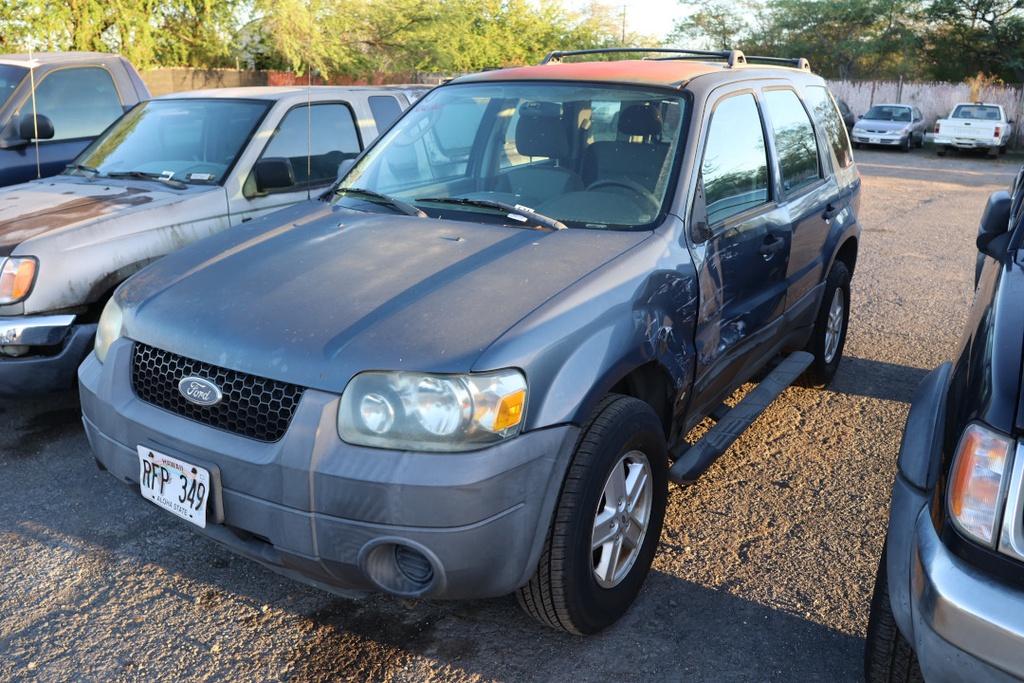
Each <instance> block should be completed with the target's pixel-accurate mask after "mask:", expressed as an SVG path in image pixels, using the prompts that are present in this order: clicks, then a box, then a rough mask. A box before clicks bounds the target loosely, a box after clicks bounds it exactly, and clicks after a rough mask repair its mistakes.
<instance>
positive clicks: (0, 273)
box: [0, 256, 39, 305]
mask: <svg viewBox="0 0 1024 683" xmlns="http://www.w3.org/2000/svg"><path fill="white" fill-rule="evenodd" d="M37 270H39V261H38V260H37V259H36V258H35V257H33V256H8V257H7V258H3V259H0V305H4V304H14V303H18V302H19V301H21V300H22V299H24V298H25V297H27V296H28V295H29V292H31V291H32V285H34V284H35V282H36V271H37Z"/></svg>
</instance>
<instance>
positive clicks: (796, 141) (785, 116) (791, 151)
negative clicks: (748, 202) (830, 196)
mask: <svg viewBox="0 0 1024 683" xmlns="http://www.w3.org/2000/svg"><path fill="white" fill-rule="evenodd" d="M764 99H765V103H766V104H767V106H768V114H769V116H770V117H771V120H772V130H773V131H774V133H775V148H776V149H777V150H778V153H779V165H780V166H781V167H782V187H783V189H784V190H785V191H786V193H787V194H791V193H794V192H796V191H798V190H799V189H800V188H802V187H805V186H807V185H810V184H811V183H813V182H815V181H817V180H818V179H819V178H821V170H820V166H821V165H820V163H819V161H818V138H817V137H816V136H815V135H814V126H812V125H811V120H810V118H808V116H807V110H806V109H804V106H803V104H802V103H801V102H800V98H799V97H797V96H796V93H795V92H793V91H792V90H768V91H766V92H765V93H764Z"/></svg>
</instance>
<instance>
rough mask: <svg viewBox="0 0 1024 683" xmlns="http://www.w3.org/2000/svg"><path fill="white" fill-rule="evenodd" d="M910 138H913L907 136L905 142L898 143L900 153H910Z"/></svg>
mask: <svg viewBox="0 0 1024 683" xmlns="http://www.w3.org/2000/svg"><path fill="white" fill-rule="evenodd" d="M912 137H914V136H913V135H908V136H907V140H906V142H903V143H900V151H901V152H909V151H910V141H911V140H910V139H911V138H912Z"/></svg>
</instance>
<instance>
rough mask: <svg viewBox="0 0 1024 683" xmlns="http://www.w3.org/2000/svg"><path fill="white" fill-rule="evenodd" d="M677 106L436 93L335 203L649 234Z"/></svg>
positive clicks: (635, 100) (680, 103) (606, 91)
mask: <svg viewBox="0 0 1024 683" xmlns="http://www.w3.org/2000/svg"><path fill="white" fill-rule="evenodd" d="M684 97H685V96H684V95H683V94H682V93H677V92H663V91H655V90H649V89H639V88H628V87H619V86H614V87H609V86H594V85H579V84H568V83H558V82H540V83H533V82H507V83H467V84H454V85H451V86H442V87H440V88H437V89H436V90H433V91H431V92H430V93H429V94H428V95H426V96H425V97H424V98H423V99H422V100H420V101H419V102H418V103H417V104H416V105H415V106H414V107H413V109H412V110H411V111H409V112H408V113H407V114H406V115H405V116H404V117H403V118H402V119H400V120H399V121H398V122H397V123H396V124H395V126H394V127H393V128H392V129H391V130H390V131H389V132H388V133H387V134H386V135H385V136H384V137H383V138H381V140H380V141H379V142H378V143H377V144H375V145H374V146H373V147H372V148H371V149H370V151H369V152H368V153H367V155H366V156H365V157H364V158H363V159H361V160H360V162H359V164H358V165H357V166H356V167H355V168H354V169H353V170H352V171H351V172H350V173H349V174H348V175H347V176H345V178H344V179H343V180H342V182H341V184H340V186H339V188H338V190H339V191H338V192H336V193H335V194H334V195H333V201H335V202H338V203H341V204H342V205H344V206H349V207H351V208H362V209H365V210H384V209H382V208H380V205H381V203H380V201H379V200H376V199H373V198H371V197H369V195H368V194H367V193H366V192H365V191H370V192H373V193H377V194H378V195H383V196H385V197H388V198H393V199H395V200H397V201H399V202H402V203H404V204H405V205H407V206H412V207H414V209H418V210H420V211H422V212H425V213H426V214H427V215H428V216H431V217H439V216H440V217H445V218H457V219H463V220H498V221H500V222H504V223H509V219H512V222H511V223H510V224H513V225H514V224H515V221H521V222H523V223H524V226H525V225H527V224H528V225H530V226H536V225H540V226H541V227H554V228H559V229H560V228H561V227H570V228H602V229H620V230H629V229H640V228H644V227H647V228H649V227H651V225H652V224H653V223H654V222H655V221H657V220H659V219H660V218H661V217H663V216H664V214H665V212H666V210H667V201H668V200H667V199H666V196H667V195H668V188H669V187H670V186H671V181H672V177H671V176H672V173H673V168H674V166H675V164H674V163H673V160H674V159H675V157H676V156H677V154H676V151H677V148H678V147H679V146H680V145H681V143H682V140H681V137H682V135H681V133H680V131H681V130H683V126H684V121H685V119H686V118H687V116H686V113H687V101H686V100H685V99H684ZM510 207H513V208H514V207H524V209H528V210H529V211H525V210H524V211H523V213H522V214H521V215H517V214H512V215H509V211H508V210H507V209H508V208H510ZM391 208H392V210H394V207H393V205H392V207H391ZM406 212H407V213H408V211H406ZM488 215H490V216H491V218H490V219H488V218H487V216H488Z"/></svg>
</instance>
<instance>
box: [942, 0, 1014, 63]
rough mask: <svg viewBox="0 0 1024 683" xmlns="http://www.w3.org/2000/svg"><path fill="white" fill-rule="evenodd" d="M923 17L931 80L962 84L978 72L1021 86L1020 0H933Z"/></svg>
mask: <svg viewBox="0 0 1024 683" xmlns="http://www.w3.org/2000/svg"><path fill="white" fill-rule="evenodd" d="M927 17H928V20H929V28H928V31H927V33H926V47H925V56H926V59H927V62H928V74H929V75H930V76H931V77H932V78H935V79H937V80H948V81H962V80H963V79H965V78H967V77H968V76H972V75H974V74H975V73H977V72H983V73H991V74H995V75H997V76H999V77H1001V78H1002V79H1003V80H1005V81H1008V82H1015V83H1020V82H1024V0H936V1H935V2H932V3H931V5H930V6H929V8H928V12H927Z"/></svg>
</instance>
